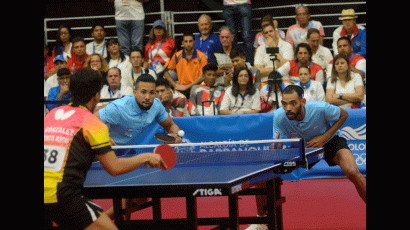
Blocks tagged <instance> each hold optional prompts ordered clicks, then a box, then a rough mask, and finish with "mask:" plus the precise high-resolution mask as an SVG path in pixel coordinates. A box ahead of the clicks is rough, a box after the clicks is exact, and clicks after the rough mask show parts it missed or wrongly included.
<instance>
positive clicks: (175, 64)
mask: <svg viewBox="0 0 410 230" xmlns="http://www.w3.org/2000/svg"><path fill="white" fill-rule="evenodd" d="M194 44H195V37H194V35H193V34H191V33H187V34H184V36H183V40H182V45H183V46H184V49H183V50H180V51H178V52H176V53H175V54H174V55H172V57H171V60H169V61H168V62H167V63H166V71H165V73H164V76H165V79H167V80H168V82H169V83H170V84H171V85H172V87H174V88H175V89H176V90H178V91H179V92H181V93H182V94H184V95H185V97H186V98H188V99H189V94H190V92H191V87H192V86H194V85H197V84H199V83H201V82H202V81H203V77H202V68H203V67H204V66H205V65H206V64H208V61H207V57H206V55H205V54H204V53H202V52H201V51H199V50H197V49H195V48H194ZM167 70H176V73H177V75H178V83H176V82H175V81H174V80H173V79H172V78H171V76H170V75H169V73H168V71H167Z"/></svg>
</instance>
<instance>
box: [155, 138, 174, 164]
mask: <svg viewBox="0 0 410 230" xmlns="http://www.w3.org/2000/svg"><path fill="white" fill-rule="evenodd" d="M154 153H157V154H159V155H161V157H162V159H163V160H164V162H165V164H166V165H167V167H168V168H167V169H165V168H164V167H163V166H162V165H161V166H160V168H161V169H162V170H170V169H171V168H173V167H174V166H175V163H177V155H176V154H175V151H174V148H172V147H171V146H169V145H167V144H161V145H158V146H157V147H156V148H155V149H154Z"/></svg>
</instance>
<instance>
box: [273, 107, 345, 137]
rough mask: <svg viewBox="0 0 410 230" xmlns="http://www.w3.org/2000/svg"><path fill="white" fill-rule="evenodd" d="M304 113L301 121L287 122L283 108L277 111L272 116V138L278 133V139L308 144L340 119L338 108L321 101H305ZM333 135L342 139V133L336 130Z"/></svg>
mask: <svg viewBox="0 0 410 230" xmlns="http://www.w3.org/2000/svg"><path fill="white" fill-rule="evenodd" d="M305 111H306V112H305V117H304V118H303V120H301V121H297V120H296V119H294V120H289V119H288V117H287V116H286V112H285V110H284V109H283V107H282V108H279V109H277V110H276V111H275V112H274V115H273V138H274V139H275V138H276V134H277V133H278V132H279V134H280V136H279V139H285V138H303V139H305V141H306V142H309V141H311V140H312V139H313V138H315V137H317V136H321V135H323V134H324V133H326V132H327V130H329V129H330V128H331V127H332V125H333V122H335V121H337V120H339V118H340V108H339V107H338V106H334V105H331V104H329V103H327V102H323V101H307V102H306V105H305ZM331 122H332V124H331ZM334 135H338V136H340V137H342V132H341V131H340V130H337V132H336V133H335V134H334ZM334 135H333V136H334ZM333 136H332V137H333ZM330 139H331V138H329V140H330Z"/></svg>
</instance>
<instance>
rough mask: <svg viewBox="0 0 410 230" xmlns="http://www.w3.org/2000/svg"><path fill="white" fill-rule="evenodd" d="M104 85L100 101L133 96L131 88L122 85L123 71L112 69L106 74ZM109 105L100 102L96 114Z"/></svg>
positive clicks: (95, 110)
mask: <svg viewBox="0 0 410 230" xmlns="http://www.w3.org/2000/svg"><path fill="white" fill-rule="evenodd" d="M105 78H106V79H105V81H106V82H107V84H104V85H103V87H102V89H101V91H100V99H112V98H121V97H123V96H126V95H133V89H132V88H131V86H129V85H127V84H123V83H122V76H121V70H120V69H119V68H117V67H111V68H110V69H109V70H108V71H107V74H106V77H105ZM107 105H108V102H100V103H98V104H97V106H96V107H95V109H94V111H93V112H94V113H95V112H97V111H98V110H100V109H102V108H104V107H105V106H107Z"/></svg>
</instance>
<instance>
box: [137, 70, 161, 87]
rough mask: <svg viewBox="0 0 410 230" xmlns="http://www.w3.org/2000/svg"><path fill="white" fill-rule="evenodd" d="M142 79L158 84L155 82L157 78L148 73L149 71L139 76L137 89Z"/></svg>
mask: <svg viewBox="0 0 410 230" xmlns="http://www.w3.org/2000/svg"><path fill="white" fill-rule="evenodd" d="M141 81H142V82H151V83H154V84H155V85H156V84H157V83H156V82H155V78H154V77H153V76H151V75H150V74H148V71H146V72H145V73H143V74H141V76H139V77H138V78H137V80H135V89H137V86H138V83H139V82H141Z"/></svg>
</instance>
